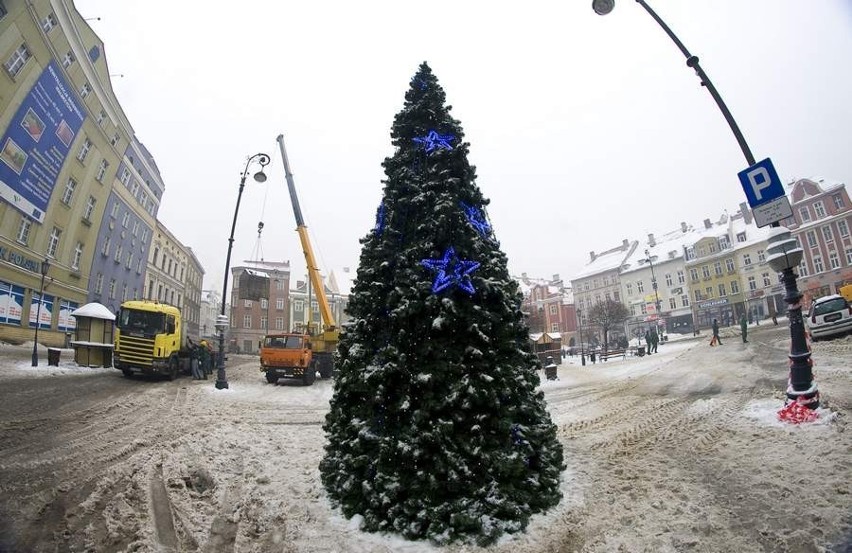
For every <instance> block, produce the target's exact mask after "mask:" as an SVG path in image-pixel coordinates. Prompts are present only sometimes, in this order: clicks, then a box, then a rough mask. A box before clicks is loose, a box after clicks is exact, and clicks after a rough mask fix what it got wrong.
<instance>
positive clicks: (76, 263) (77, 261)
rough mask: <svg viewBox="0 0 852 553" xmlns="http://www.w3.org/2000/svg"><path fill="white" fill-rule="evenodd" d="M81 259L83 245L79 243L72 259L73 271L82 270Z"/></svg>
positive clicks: (75, 247)
mask: <svg viewBox="0 0 852 553" xmlns="http://www.w3.org/2000/svg"><path fill="white" fill-rule="evenodd" d="M81 257H83V244H81V243H80V242H77V245H76V246H74V256H73V257H72V258H71V269H73V270H75V271H79V270H80V258H81Z"/></svg>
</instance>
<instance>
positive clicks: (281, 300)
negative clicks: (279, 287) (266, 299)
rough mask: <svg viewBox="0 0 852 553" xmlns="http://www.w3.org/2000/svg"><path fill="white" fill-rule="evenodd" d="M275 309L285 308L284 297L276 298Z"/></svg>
mask: <svg viewBox="0 0 852 553" xmlns="http://www.w3.org/2000/svg"><path fill="white" fill-rule="evenodd" d="M275 309H279V310H280V309H284V298H278V299H276V300H275Z"/></svg>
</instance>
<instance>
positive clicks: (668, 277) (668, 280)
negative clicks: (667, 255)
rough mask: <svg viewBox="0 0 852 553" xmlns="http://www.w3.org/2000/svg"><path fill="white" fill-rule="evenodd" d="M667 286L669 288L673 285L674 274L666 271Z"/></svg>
mask: <svg viewBox="0 0 852 553" xmlns="http://www.w3.org/2000/svg"><path fill="white" fill-rule="evenodd" d="M666 286H668V287H669V288H671V287H672V275H671V273H666Z"/></svg>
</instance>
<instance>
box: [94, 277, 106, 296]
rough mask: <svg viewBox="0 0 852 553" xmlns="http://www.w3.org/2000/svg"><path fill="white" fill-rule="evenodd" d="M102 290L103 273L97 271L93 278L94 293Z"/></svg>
mask: <svg viewBox="0 0 852 553" xmlns="http://www.w3.org/2000/svg"><path fill="white" fill-rule="evenodd" d="M103 291H104V275H103V273H98V277H97V278H96V279H95V294H100V293H102V292H103Z"/></svg>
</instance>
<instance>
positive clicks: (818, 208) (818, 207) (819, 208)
mask: <svg viewBox="0 0 852 553" xmlns="http://www.w3.org/2000/svg"><path fill="white" fill-rule="evenodd" d="M814 213H816V216H817V219H822V218H823V217H825V206H823V205H822V202H814Z"/></svg>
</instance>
